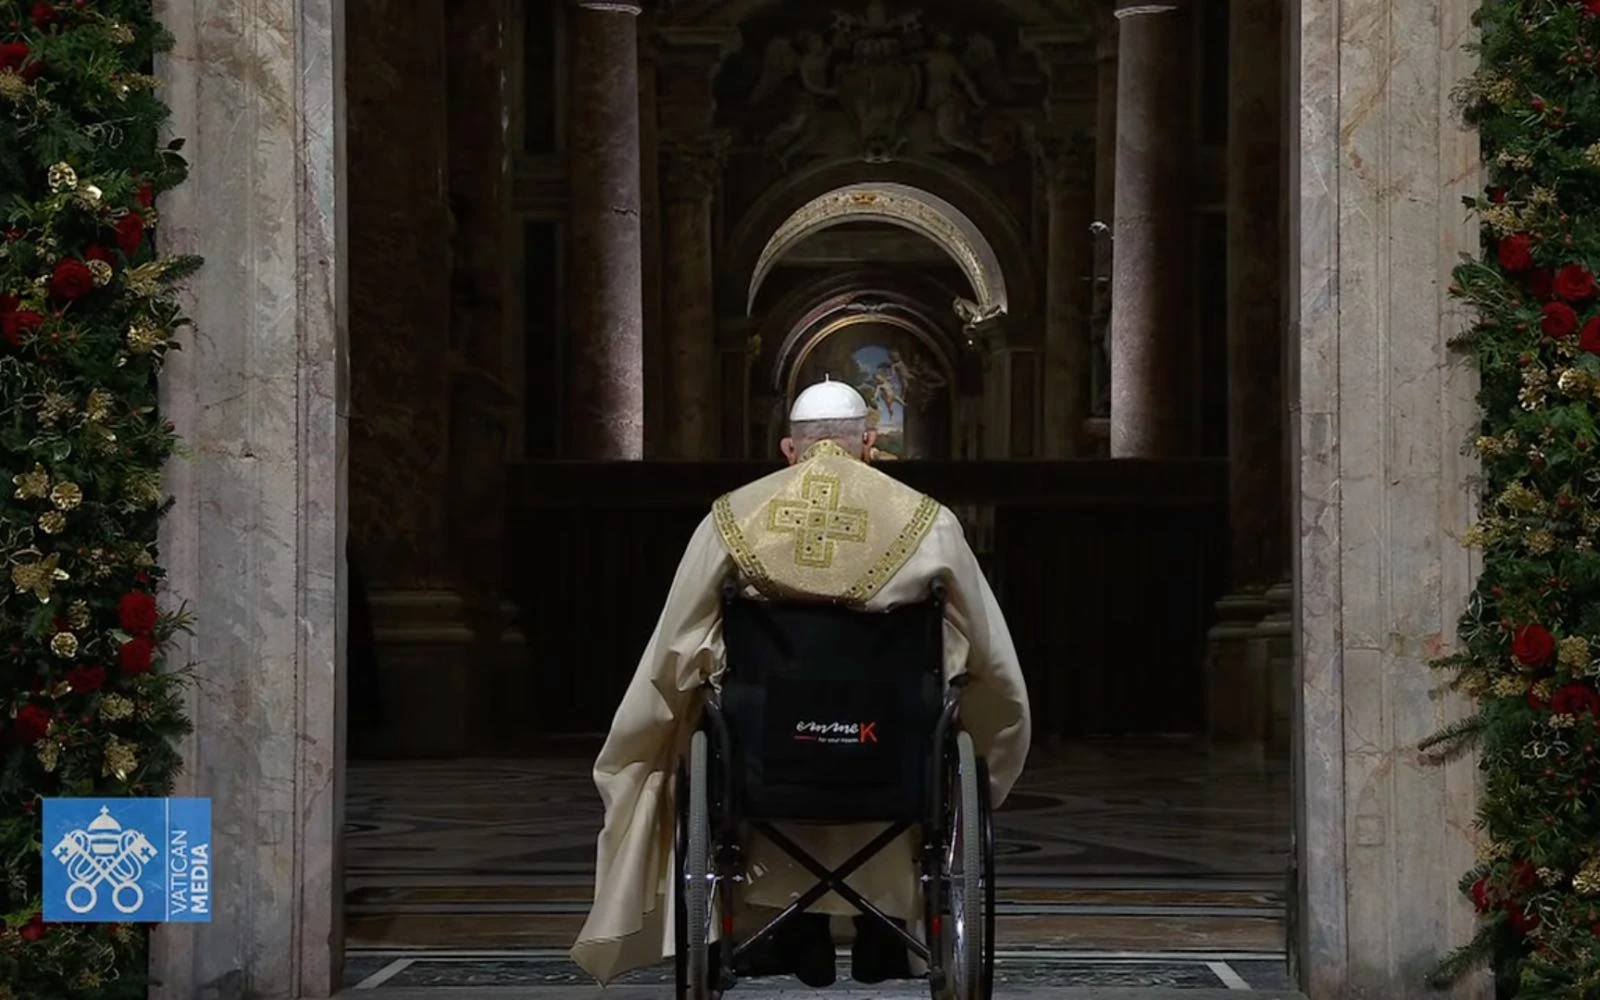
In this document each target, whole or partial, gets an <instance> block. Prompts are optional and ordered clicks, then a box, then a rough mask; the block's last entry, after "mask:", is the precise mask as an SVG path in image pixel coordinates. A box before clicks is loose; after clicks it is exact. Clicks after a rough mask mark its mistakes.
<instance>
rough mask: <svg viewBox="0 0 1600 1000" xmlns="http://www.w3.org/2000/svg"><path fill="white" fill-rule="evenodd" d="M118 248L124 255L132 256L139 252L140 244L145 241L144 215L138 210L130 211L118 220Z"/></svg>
mask: <svg viewBox="0 0 1600 1000" xmlns="http://www.w3.org/2000/svg"><path fill="white" fill-rule="evenodd" d="M116 232H117V248H118V249H119V250H121V251H122V255H123V256H124V257H132V256H133V255H134V254H136V253H138V252H139V245H140V244H141V243H143V242H144V216H142V215H140V214H139V213H138V212H129V213H128V214H127V215H124V216H123V217H122V218H120V219H118V220H117V225H116Z"/></svg>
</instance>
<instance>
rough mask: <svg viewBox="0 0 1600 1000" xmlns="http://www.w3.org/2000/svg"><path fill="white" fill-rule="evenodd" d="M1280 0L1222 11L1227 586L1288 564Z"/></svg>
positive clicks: (1261, 582) (1245, 583)
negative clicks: (1225, 140) (1225, 32)
mask: <svg viewBox="0 0 1600 1000" xmlns="http://www.w3.org/2000/svg"><path fill="white" fill-rule="evenodd" d="M1283 10H1284V6H1283V0H1233V3H1232V4H1231V5H1230V7H1229V12H1228V31H1229V37H1228V51H1229V58H1228V95H1229V101H1228V149H1227V178H1228V180H1227V210H1228V236H1227V240H1228V253H1227V268H1226V273H1227V283H1228V285H1227V296H1228V306H1227V323H1228V348H1227V357H1228V511H1229V523H1230V529H1231V534H1232V547H1231V548H1232V551H1231V559H1230V561H1229V562H1230V567H1229V568H1230V572H1231V577H1232V585H1233V586H1235V587H1251V586H1253V587H1260V586H1265V585H1266V584H1268V583H1271V582H1272V581H1275V580H1277V579H1279V578H1280V577H1281V576H1282V575H1283V573H1284V572H1285V571H1286V570H1287V569H1288V563H1287V547H1288V532H1287V529H1286V527H1285V518H1286V516H1287V511H1286V510H1285V509H1284V506H1283V475H1284V469H1283V428H1284V424H1285V422H1286V419H1287V417H1288V410H1287V408H1286V407H1285V406H1284V402H1283V371H1282V365H1283V350H1284V346H1283V340H1284V338H1283V302H1282V276H1281V274H1280V270H1281V267H1282V262H1283V254H1282V249H1281V248H1282V233H1281V231H1280V229H1279V226H1278V202H1279V199H1280V197H1281V192H1282V187H1283V185H1282V177H1281V173H1282V163H1281V157H1280V153H1281V150H1282V143H1283V139H1282V136H1283V115H1282V101H1281V94H1280V91H1281V90H1282V72H1281V65H1280V64H1281V59H1280V53H1281V52H1282V49H1283V43H1282V38H1283V32H1284V20H1283Z"/></svg>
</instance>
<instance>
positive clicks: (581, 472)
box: [505, 461, 1226, 737]
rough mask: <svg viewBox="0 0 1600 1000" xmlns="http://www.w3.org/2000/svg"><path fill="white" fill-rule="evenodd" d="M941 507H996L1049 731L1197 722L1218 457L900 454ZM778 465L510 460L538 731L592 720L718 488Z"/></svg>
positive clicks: (1009, 583)
mask: <svg viewBox="0 0 1600 1000" xmlns="http://www.w3.org/2000/svg"><path fill="white" fill-rule="evenodd" d="M882 468H883V469H884V470H885V471H887V472H889V473H891V474H893V475H895V476H896V477H897V478H899V479H901V480H902V481H904V482H906V483H907V484H909V485H912V486H915V487H916V488H918V489H921V490H923V491H925V492H927V493H929V494H930V495H932V496H934V497H937V498H938V499H939V500H941V501H943V502H944V503H946V504H948V505H951V506H958V507H959V506H968V505H983V506H992V507H993V509H994V531H993V540H994V544H993V551H992V552H990V553H987V554H986V555H985V556H984V562H985V565H986V568H987V570H988V573H989V577H990V581H991V584H992V585H993V586H994V588H995V591H996V593H997V595H998V596H999V598H1000V600H1001V603H1002V606H1003V607H1004V609H1005V612H1006V616H1007V618H1008V621H1009V624H1010V626H1011V632H1012V635H1013V638H1014V639H1015V641H1016V644H1017V651H1018V654H1019V656H1020V658H1021V660H1022V663H1023V668H1024V670H1025V672H1026V674H1027V676H1028V683H1029V691H1030V694H1031V697H1032V700H1033V705H1034V715H1035V722H1036V728H1037V730H1038V733H1039V735H1040V736H1041V737H1043V736H1047V735H1059V736H1068V737H1077V736H1086V735H1099V734H1130V733H1153V732H1193V731H1197V730H1199V729H1200V728H1201V727H1202V724H1203V704H1204V703H1203V699H1202V696H1201V674H1200V670H1201V663H1202V657H1203V655H1204V646H1205V629H1206V627H1207V625H1208V624H1209V615H1210V611H1211V607H1212V605H1213V604H1214V603H1215V601H1216V599H1217V597H1219V596H1220V594H1221V591H1222V585H1223V583H1224V582H1225V566H1224V564H1223V560H1224V558H1225V556H1226V501H1225V497H1226V482H1225V469H1224V467H1223V466H1222V465H1221V464H1220V463H1214V462H1126V461H1116V462H1112V461H1086V462H1055V463H1047V462H1004V463H976V462H972V463H895V464H892V465H891V464H885V465H884V466H882ZM771 469H772V467H771V466H766V465H756V464H746V463H703V464H702V463H658V462H636V463H615V464H609V463H607V464H600V463H593V464H591V463H561V462H557V463H537V464H527V465H523V466H520V467H518V468H516V469H515V470H514V474H513V478H512V484H511V496H512V502H511V509H510V517H509V525H508V538H507V547H506V577H505V578H506V581H507V592H508V596H510V597H511V598H512V599H513V600H514V601H515V602H516V603H517V605H518V606H519V607H520V608H521V609H522V615H523V620H522V625H523V628H524V630H525V632H526V634H527V636H528V641H529V651H530V663H529V665H530V668H531V675H530V680H531V681H532V688H533V690H534V691H536V692H537V693H536V705H535V711H534V716H535V718H536V720H537V722H536V728H537V730H538V731H539V732H540V733H541V734H546V735H548V734H562V733H586V732H599V731H603V730H605V729H606V728H608V727H609V725H610V722H611V715H612V713H613V712H614V711H615V708H616V705H617V702H618V700H619V699H620V698H621V696H622V692H623V689H624V687H625V686H626V684H627V681H628V678H629V676H630V675H631V674H632V672H633V669H634V667H635V665H636V663H637V660H638V656H639V653H640V651H641V650H642V648H643V647H644V644H645V642H646V641H647V640H648V638H649V636H650V634H651V631H652V630H653V629H654V627H655V622H656V617H657V615H658V614H659V611H660V607H661V602H662V599H663V597H664V595H665V594H666V591H667V588H668V586H669V584H670V583H671V580H672V575H673V572H674V570H675V569H676V567H677V563H678V559H679V557H680V556H681V554H682V552H683V546H684V543H685V542H686V541H687V540H688V538H689V535H690V534H691V533H692V532H693V530H694V527H695V525H696V524H697V523H698V522H699V521H700V519H701V518H702V517H703V516H705V512H706V510H707V509H708V508H709V506H710V503H711V501H712V500H713V499H714V498H715V497H716V496H717V495H719V494H720V493H722V492H725V491H726V490H728V489H731V488H733V487H736V486H738V485H740V484H742V483H745V482H748V481H749V480H751V479H754V478H756V477H758V476H760V475H762V474H764V473H765V472H768V471H771Z"/></svg>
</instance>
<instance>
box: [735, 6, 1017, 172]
mask: <svg viewBox="0 0 1600 1000" xmlns="http://www.w3.org/2000/svg"><path fill="white" fill-rule="evenodd" d="M752 48H753V50H754V52H758V53H759V58H760V61H761V65H760V71H759V75H758V76H757V77H756V82H755V85H754V86H753V87H739V88H737V90H738V94H737V95H736V102H737V104H738V105H739V106H740V108H741V109H742V111H744V112H746V114H744V115H741V116H740V117H743V118H746V119H747V120H748V121H749V124H748V128H749V129H750V130H751V131H752V132H753V133H754V135H753V136H752V137H753V138H754V139H755V141H756V142H757V143H758V144H759V146H760V148H761V150H762V152H763V153H764V154H765V155H766V156H769V157H771V158H772V159H775V160H777V161H778V162H779V163H780V164H783V165H784V166H785V167H787V166H788V165H789V164H790V163H791V162H792V161H794V160H795V159H796V158H797V157H799V156H801V155H803V154H806V153H809V152H813V151H821V152H828V153H834V154H838V153H848V152H853V153H854V154H855V155H858V156H860V157H861V158H862V159H864V160H867V161H868V162H882V161H885V160H890V159H894V158H895V157H897V156H900V155H902V154H904V153H907V152H910V151H911V150H913V149H914V150H916V151H917V152H922V153H935V154H937V153H960V154H963V155H966V156H969V157H973V158H976V159H978V160H980V161H982V162H984V163H995V162H997V161H999V160H1002V159H1005V158H1006V157H1008V156H1010V155H1011V154H1012V152H1013V150H1014V147H1015V146H1016V142H1017V138H1018V135H1017V130H1018V126H1017V122H1018V120H1019V118H1021V117H1024V116H1023V115H1021V114H1019V112H1020V110H1021V109H1022V108H1024V107H1032V105H1034V104H1036V103H1037V95H1034V94H1031V93H1029V94H1026V95H1025V94H1024V93H1023V92H1024V91H1025V90H1029V87H1027V86H1022V85H1019V84H1018V83H1017V81H1016V79H1015V75H1014V70H1015V66H1014V63H1008V61H1007V60H1006V59H1004V58H1002V55H1001V52H1000V49H999V47H998V46H997V45H996V44H995V41H994V39H993V37H991V36H990V35H988V34H984V33H982V32H967V33H963V34H962V35H961V36H960V37H959V38H958V37H957V34H956V32H955V31H954V30H953V29H952V30H946V29H944V28H942V27H939V26H938V25H933V26H931V27H930V26H926V25H925V24H924V22H923V14H922V12H921V11H911V12H909V13H900V14H891V13H890V12H889V9H888V7H887V6H886V4H885V3H884V2H883V0H868V2H867V3H866V5H865V7H864V8H863V10H862V12H861V13H859V14H857V13H852V12H846V11H838V10H836V11H834V12H833V14H832V20H831V22H830V23H828V24H827V25H823V24H821V23H818V24H817V25H816V26H815V27H813V28H804V29H801V30H797V31H789V32H785V33H778V34H775V35H773V36H771V37H770V38H768V39H767V41H766V42H765V44H764V45H755V46H753V47H752ZM1011 54H1012V55H1018V54H1019V53H1011ZM743 72H744V73H746V74H748V73H749V66H748V65H746V66H745V67H744V68H743ZM746 79H748V75H747V76H746ZM841 133H842V134H841ZM838 139H844V140H845V141H846V142H847V143H848V144H849V145H848V146H846V147H845V148H839V147H838V145H837V142H836V140H838ZM818 147H827V148H826V149H818Z"/></svg>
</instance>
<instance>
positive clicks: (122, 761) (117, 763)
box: [100, 736, 139, 781]
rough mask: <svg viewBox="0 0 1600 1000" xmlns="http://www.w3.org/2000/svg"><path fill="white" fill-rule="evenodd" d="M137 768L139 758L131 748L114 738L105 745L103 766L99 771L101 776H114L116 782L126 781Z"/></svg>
mask: <svg viewBox="0 0 1600 1000" xmlns="http://www.w3.org/2000/svg"><path fill="white" fill-rule="evenodd" d="M138 766H139V758H138V756H137V755H136V754H135V753H134V752H133V747H131V746H129V745H128V744H126V743H124V742H122V741H121V740H119V739H117V738H116V737H115V736H113V737H111V739H110V740H109V741H108V742H107V743H106V759H105V766H104V768H102V769H101V772H100V773H101V774H102V775H116V778H117V780H118V781H127V780H128V775H130V774H132V773H133V770H134V768H136V767H138Z"/></svg>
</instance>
